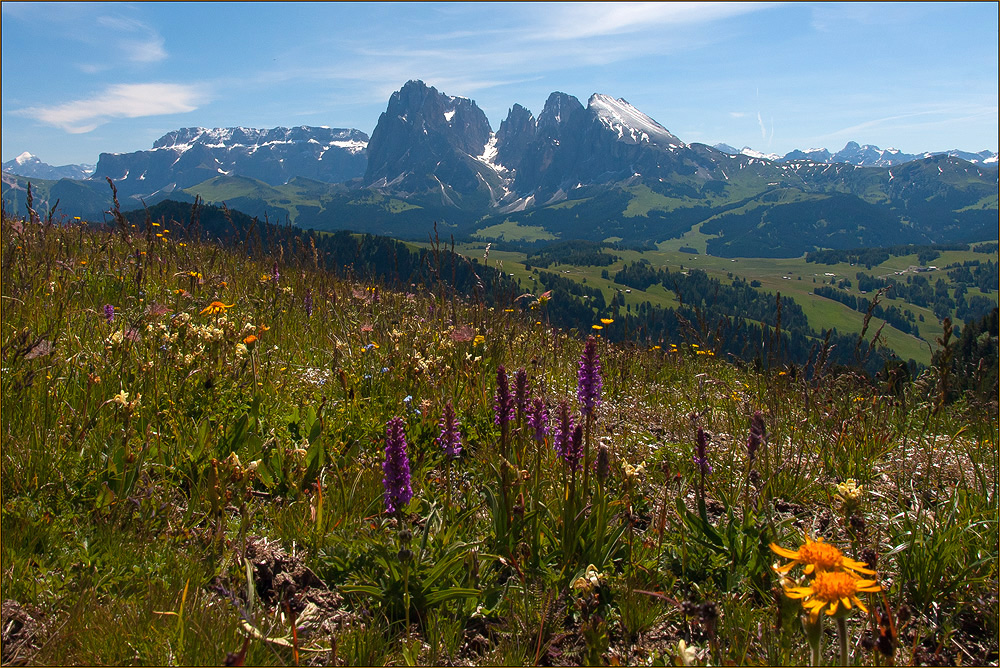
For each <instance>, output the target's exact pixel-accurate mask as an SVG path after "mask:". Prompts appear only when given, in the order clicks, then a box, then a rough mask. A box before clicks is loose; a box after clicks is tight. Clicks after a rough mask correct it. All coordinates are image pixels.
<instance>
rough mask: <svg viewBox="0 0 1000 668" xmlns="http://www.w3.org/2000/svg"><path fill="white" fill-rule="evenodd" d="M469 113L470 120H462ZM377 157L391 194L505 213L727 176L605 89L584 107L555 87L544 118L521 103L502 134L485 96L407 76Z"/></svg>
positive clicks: (376, 167) (376, 146)
mask: <svg viewBox="0 0 1000 668" xmlns="http://www.w3.org/2000/svg"><path fill="white" fill-rule="evenodd" d="M460 112H462V113H464V116H465V117H467V120H466V119H463V122H458V119H459V113H460ZM449 114H451V115H453V117H450V116H449ZM718 157H719V158H722V157H723V154H721V153H719V154H718ZM368 159H369V163H368V169H367V172H366V175H365V183H366V185H368V186H369V187H373V188H375V189H377V190H379V191H380V192H383V193H385V194H391V195H393V196H400V197H406V198H417V199H420V200H422V201H427V202H431V203H433V204H436V205H440V204H445V205H453V206H458V207H459V208H467V206H469V205H471V206H475V207H482V206H483V204H487V203H488V204H489V205H490V206H492V207H496V208H499V209H500V210H501V211H517V210H523V209H525V208H530V207H532V206H535V205H539V204H544V203H554V202H558V201H561V200H564V199H566V197H567V193H568V191H570V190H572V189H574V188H578V187H581V186H584V185H594V184H607V183H613V182H618V181H622V180H628V179H630V178H633V177H634V176H642V175H644V174H645V175H648V176H652V177H654V178H660V179H668V178H670V177H672V176H673V175H678V174H682V175H691V174H697V175H698V178H699V179H701V180H705V179H711V178H723V177H722V176H721V175H720V174H719V173H718V165H717V164H715V158H714V157H712V156H707V155H706V154H705V153H704V152H699V151H694V150H692V149H691V148H690V147H689V146H688V145H687V144H685V143H684V142H683V141H681V140H680V139H678V138H677V137H676V136H675V135H673V134H671V133H670V132H669V131H668V130H667V129H666V128H664V127H663V126H662V125H660V124H659V123H657V122H656V121H655V120H653V119H652V118H650V117H649V116H647V115H646V114H644V113H642V112H641V111H639V110H638V109H636V108H635V107H633V106H632V105H630V104H629V103H628V102H627V101H625V100H623V99H614V98H612V97H610V96H608V95H603V94H599V93H597V94H594V95H593V96H591V98H590V99H589V100H588V104H587V106H586V107H584V106H583V105H582V104H581V103H580V101H579V100H578V99H577V98H575V97H574V96H572V95H568V94H566V93H562V92H555V93H552V94H551V95H550V96H549V98H548V100H546V102H545V106H544V108H543V109H542V111H541V113H540V114H539V115H538V117H537V118H535V117H534V116H533V115H532V113H531V112H530V111H529V110H527V109H526V108H524V107H523V106H521V105H519V104H516V105H514V106H513V107H511V109H510V111H509V113H508V115H507V118H506V119H505V120H504V121H503V122H502V123H501V124H500V128H499V130H498V131H497V132H496V133H493V132H492V130H491V128H490V125H489V122H488V120H487V119H486V117H485V115H484V114H482V112H481V111H480V110H479V109H478V107H477V106H476V105H475V102H473V101H470V100H466V99H465V98H452V97H449V96H447V95H444V94H443V93H440V92H438V91H437V90H436V89H435V88H433V87H431V86H427V85H426V84H424V83H423V82H421V81H409V82H407V83H406V85H404V86H403V88H402V89H401V90H400V91H398V92H397V93H394V94H393V96H392V98H390V101H389V108H388V109H387V111H386V113H384V114H382V116H381V117H380V118H379V123H378V125H377V126H376V128H375V130H374V131H373V132H372V139H371V142H370V144H369V152H368ZM724 159H725V161H726V162H731V161H730V160H729V158H728V157H725V158H724Z"/></svg>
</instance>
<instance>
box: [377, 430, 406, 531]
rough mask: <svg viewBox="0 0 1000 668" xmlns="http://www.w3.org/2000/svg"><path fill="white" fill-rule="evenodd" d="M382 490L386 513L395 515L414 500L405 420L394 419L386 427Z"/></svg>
mask: <svg viewBox="0 0 1000 668" xmlns="http://www.w3.org/2000/svg"><path fill="white" fill-rule="evenodd" d="M382 472H383V473H384V474H385V475H384V476H383V477H382V488H383V489H384V490H385V512H387V513H390V514H392V513H395V512H397V511H399V510H402V509H403V508H405V507H406V504H408V503H409V502H410V499H412V498H413V489H412V488H411V487H410V459H409V457H407V456H406V434H405V433H403V419H402V418H398V417H396V418H393V419H391V420H389V422H388V423H386V425H385V463H384V464H382Z"/></svg>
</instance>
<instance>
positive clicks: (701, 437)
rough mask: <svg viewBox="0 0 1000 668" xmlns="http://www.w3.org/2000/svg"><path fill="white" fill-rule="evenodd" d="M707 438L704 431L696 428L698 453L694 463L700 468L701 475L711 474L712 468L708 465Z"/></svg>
mask: <svg viewBox="0 0 1000 668" xmlns="http://www.w3.org/2000/svg"><path fill="white" fill-rule="evenodd" d="M707 450H708V436H706V435H705V430H704V429H702V428H701V427H698V453H697V454H696V455H695V456H694V463H695V464H697V465H698V466H699V467H701V474H702V475H708V474H709V473H711V472H712V466H711V465H710V464H709V463H708V452H707Z"/></svg>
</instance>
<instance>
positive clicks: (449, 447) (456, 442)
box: [437, 401, 462, 459]
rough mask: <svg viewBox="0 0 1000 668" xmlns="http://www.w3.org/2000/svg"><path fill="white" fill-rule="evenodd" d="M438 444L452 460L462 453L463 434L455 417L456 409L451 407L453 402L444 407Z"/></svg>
mask: <svg viewBox="0 0 1000 668" xmlns="http://www.w3.org/2000/svg"><path fill="white" fill-rule="evenodd" d="M437 442H438V445H440V446H441V447H442V448H444V452H445V454H446V455H447V456H448V457H451V458H452V459H455V458H456V457H458V453H460V452H462V434H461V432H459V430H458V418H457V417H456V416H455V408H454V407H453V406H452V405H451V401H449V402H448V403H446V404H445V405H444V412H443V413H442V414H441V435H440V436H439V437H438V440H437Z"/></svg>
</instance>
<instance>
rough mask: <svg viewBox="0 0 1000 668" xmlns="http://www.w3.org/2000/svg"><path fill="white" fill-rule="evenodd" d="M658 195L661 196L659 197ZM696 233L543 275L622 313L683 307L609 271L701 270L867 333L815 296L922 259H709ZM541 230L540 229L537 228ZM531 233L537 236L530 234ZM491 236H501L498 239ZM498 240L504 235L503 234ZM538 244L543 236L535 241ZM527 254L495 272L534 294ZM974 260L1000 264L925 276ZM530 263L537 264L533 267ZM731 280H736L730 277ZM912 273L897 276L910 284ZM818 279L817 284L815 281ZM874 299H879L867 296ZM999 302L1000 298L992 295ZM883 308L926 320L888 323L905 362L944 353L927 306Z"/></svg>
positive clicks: (948, 259) (817, 322)
mask: <svg viewBox="0 0 1000 668" xmlns="http://www.w3.org/2000/svg"><path fill="white" fill-rule="evenodd" d="M652 194H654V195H655V193H652ZM504 226H509V228H510V230H509V231H508V230H506V229H505V230H504V233H505V234H506V235H507V236H506V238H507V239H514V238H515V237H513V236H512V235H511V233H521V236H520V237H518V238H521V239H528V240H531V239H529V234H531V233H534V231H535V229H536V228H525V227H518V226H517V225H516V224H515V223H512V222H508V223H504ZM504 226H500V225H495V226H493V227H491V228H487V229H489V230H491V232H493V233H494V234H495V233H496V232H499V231H500V230H499V229H496V228H501V227H504ZM697 227H698V226H696V228H695V229H694V230H692V231H691V232H689V233H688V234H687V235H685V236H684V237H682V238H680V239H671V240H668V241H665V242H662V243H661V244H659V248H658V250H655V251H642V252H640V251H633V250H614V251H610V252H612V253H613V254H614V255H617V256H619V259H618V260H617V261H616V262H614V263H613V264H611V265H610V266H607V267H594V266H576V265H562V264H553V265H551V266H550V267H548V268H546V269H542V270H539V271H549V272H555V273H558V274H560V275H563V276H565V277H566V278H571V279H573V280H575V281H577V282H580V283H584V284H586V285H587V286H588V287H590V288H591V289H594V290H598V289H599V290H601V292H602V293H603V294H604V299H605V302H606V303H610V302H611V298H612V296H613V295H614V293H615V292H619V300H620V301H622V304H623V308H625V307H626V306H627V305H631V306H632V308H636V307H637V306H638V305H639V304H641V303H643V302H645V301H649V302H650V303H651V304H653V305H654V306H661V307H676V306H677V305H678V302H677V300H676V298H675V297H674V295H673V294H672V293H670V292H668V291H667V290H665V289H664V288H663V287H662V286H658V285H657V286H652V287H651V288H650V289H649V290H636V289H631V288H627V287H626V286H623V285H618V284H616V283H614V281H613V280H608V279H603V278H601V274H602V272H603V271H605V270H607V272H608V274H609V275H610V276H612V277H613V276H614V274H615V273H616V272H617V271H619V270H620V269H621V268H622V267H623V266H624V265H625V264H628V263H631V262H636V261H639V260H642V259H645V260H648V261H649V262H650V264H652V265H653V266H654V267H667V268H669V269H670V270H671V271H678V270H681V269H682V267H683V268H685V269H687V268H696V269H702V270H704V271H705V272H706V273H707V274H709V275H710V276H714V277H717V278H720V279H722V280H723V281H731V280H732V279H734V278H736V277H739V278H742V279H745V280H747V281H754V280H756V281H760V283H761V285H760V288H759V289H760V290H762V291H765V292H772V293H779V292H780V293H781V295H782V296H784V297H790V298H792V299H794V300H795V302H796V303H798V304H799V305H800V306H802V309H803V311H804V312H805V314H806V317H808V318H809V323H810V325H811V326H812V327H813V329H815V330H816V331H820V330H822V329H830V328H836V329H837V330H838V331H839V332H841V333H845V332H860V331H861V328H862V326H863V324H864V317H865V314H863V313H860V312H858V311H855V310H853V309H850V308H848V307H847V306H845V305H843V304H841V303H839V302H837V301H834V300H832V299H828V298H826V297H822V296H819V295H815V294H813V289H814V287H816V286H818V285H821V284H823V283H824V282H825V283H827V284H829V282H830V279H831V278H834V277H836V279H837V280H838V281H839V280H840V279H844V278H846V279H848V280H850V281H851V283H852V287H851V288H849V289H847V292H849V293H851V294H854V295H858V296H861V294H862V293H861V292H860V291H859V290H858V288H857V278H856V274H857V272H859V271H861V272H864V273H866V274H869V275H872V276H876V277H887V276H895V275H896V272H906V271H907V270H908V269H909V268H910V267H913V266H918V265H919V261H918V259H917V256H916V254H914V255H904V256H899V257H894V256H893V257H890V258H889V259H888V260H886V261H885V262H883V263H882V264H879V265H875V266H873V267H872V268H871V269H868V268H866V267H865V266H864V265H860V266H854V265H851V264H849V263H846V262H845V263H839V264H834V265H825V264H818V263H810V262H806V261H805V257H799V258H723V257H714V256H711V255H705V254H704V249H705V240H706V239H707V238H708V237H707V235H702V234H701V233H700V232H699V231H698V230H697ZM537 229H539V230H540V229H541V228H537ZM528 231H531V232H530V233H529V232H528ZM491 236H494V235H493V234H491ZM496 236H499V234H496ZM534 238H543V237H541V236H535V237H534ZM681 246H688V247H693V248H696V249H699V250H700V251H701V252H700V254H692V253H685V252H681V251H680V250H678V249H679V248H680V247H681ZM485 249H486V244H485V243H467V244H459V245H457V246H456V248H455V250H456V251H457V252H459V253H462V254H464V255H467V256H469V257H478V258H482V256H483V253H484V252H485ZM526 260H527V255H526V254H525V253H522V252H513V251H501V250H496V249H491V251H490V256H489V261H490V263H491V264H493V265H494V266H496V263H498V262H500V263H502V264H503V270H504V271H505V272H507V273H508V274H511V275H512V276H513V277H514V278H516V279H518V280H520V281H521V284H522V285H523V286H524V287H525V289H531V287H532V285H533V281H534V280H536V278H537V276H536V274H535V272H534V270H529V269H526V268H525V266H524V263H525V261H526ZM968 260H980V261H986V260H993V261H994V262H995V261H997V254H996V253H993V254H984V253H975V252H972V251H943V252H942V253H941V256H940V257H939V258H937V259H935V260H934V262H933V263H932V264H931V265H930V266H933V267H938V269H935V270H931V271H928V272H924V273H922V274H921V275H923V276H925V277H926V278H927V280H928V281H929V282H930V283H931V285H933V284H935V283H936V282H937V280H938V279H939V278H941V279H944V280H945V281H946V282H948V275H947V271H946V270H945V269H944V267H946V266H947V265H949V264H952V263H956V262H958V263H961V262H965V261H968ZM529 264H530V262H529ZM730 274H732V277H730ZM905 277H906V274H905V273H904V274H902V275H900V276H898V278H901V279H904V280H905ZM813 279H816V282H815V283H814V282H813ZM979 294H982V293H981V292H980V291H979V290H978V289H976V288H970V289H969V291H968V293H967V295H968V296H973V295H979ZM867 296H868V297H869V298H871V297H872V296H873V295H872V294H869V295H867ZM986 296H987V297H990V298H992V299H993V300H994V301H996V299H997V293H995V292H994V293H992V294H989V295H986ZM881 303H882V305H883V306H884V307H888V306H890V305H895V306H896V307H897V308H899V309H900V310H903V309H909V310H910V311H912V312H913V314H914V315H916V316H918V317H919V316H920V315H923V317H924V320H923V322H918V323H917V324H918V326H919V329H920V335H921V336H920V338H917V337H915V336H912V335H910V334H906V333H903V332H901V331H899V330H897V329H895V328H893V327H891V326H890V325H888V324H886V325H885V327H884V328H883V329H882V336H883V337H884V339H885V341H886V344H887V345H888V346H889V347H890V348H892V349H893V350H894V351H895V352H896V354H897V355H899V357H900V358H902V359H904V360H907V359H911V358H912V359H914V360H916V361H917V362H920V363H922V364H930V361H931V355H932V353H933V350H935V349H936V348H937V344H936V343H935V341H936V339H937V338H938V337H940V336H941V334H942V327H941V323H940V322H939V321H938V319H937V317H936V316H935V315H934V313H933V311H932V310H931V309H930V308H924V307H920V306H916V305H914V304H910V303H908V302H905V301H904V300H902V299H894V298H888V297H886V296H885V295H883V297H882V299H881ZM882 325H883V321H882V320H881V319H879V318H872V320H871V322H870V324H869V334H872V333H874V332H875V331H877V330H878V328H879V327H881V326H882Z"/></svg>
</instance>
